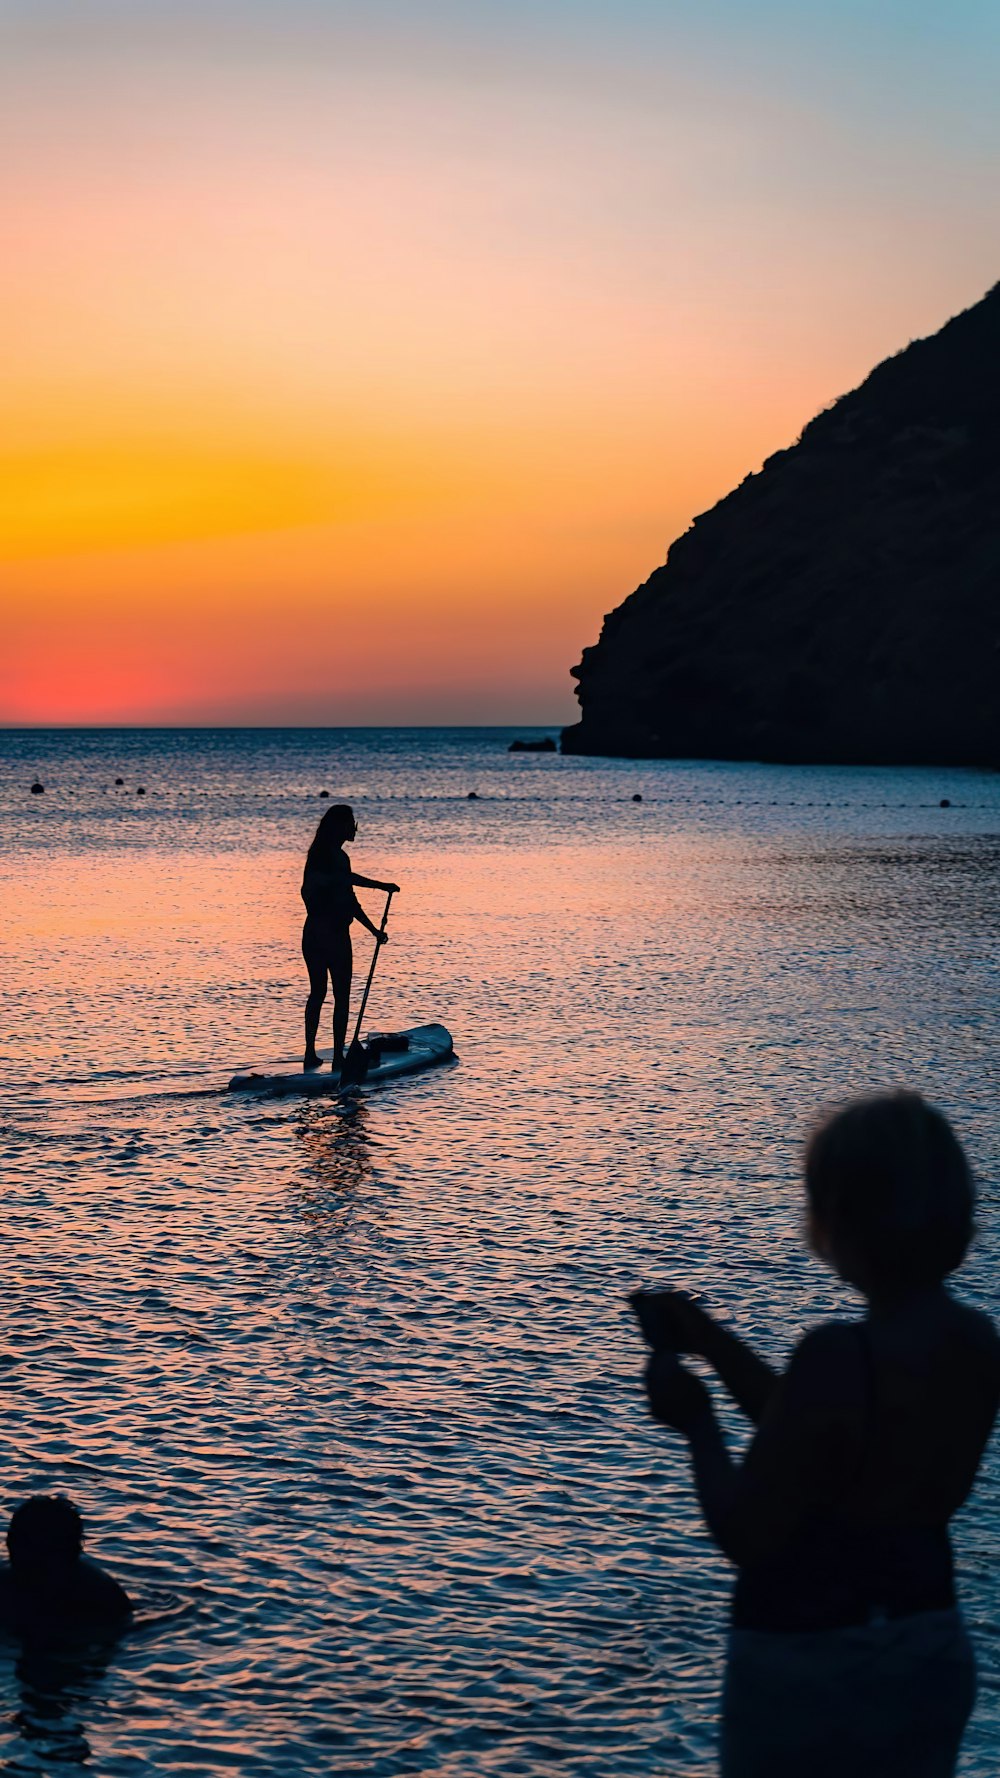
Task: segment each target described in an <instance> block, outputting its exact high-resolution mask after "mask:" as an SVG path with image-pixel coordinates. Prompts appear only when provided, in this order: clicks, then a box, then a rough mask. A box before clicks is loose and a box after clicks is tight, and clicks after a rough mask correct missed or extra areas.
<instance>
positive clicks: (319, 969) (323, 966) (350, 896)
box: [302, 803, 399, 1073]
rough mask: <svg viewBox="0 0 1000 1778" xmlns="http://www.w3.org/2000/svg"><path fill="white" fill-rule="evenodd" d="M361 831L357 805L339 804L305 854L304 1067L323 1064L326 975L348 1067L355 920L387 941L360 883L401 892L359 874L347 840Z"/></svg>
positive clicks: (336, 1047)
mask: <svg viewBox="0 0 1000 1778" xmlns="http://www.w3.org/2000/svg"><path fill="white" fill-rule="evenodd" d="M357 831H358V824H357V822H356V821H355V819H354V811H353V809H352V808H350V806H349V805H348V804H347V803H335V804H334V806H333V808H332V809H327V811H326V814H325V815H324V816H323V819H322V820H321V822H320V824H319V826H318V827H317V829H316V834H315V837H314V839H313V842H312V845H311V846H310V848H309V851H308V853H307V855H306V868H305V874H304V875H303V878H302V899H303V901H304V902H305V904H306V921H305V925H304V927H303V928H302V955H303V957H304V959H305V965H306V968H307V970H308V971H309V998H308V1000H307V1001H306V1052H305V1055H304V1057H303V1059H302V1066H303V1069H305V1070H309V1069H313V1068H321V1067H322V1065H323V1058H322V1056H320V1055H319V1054H318V1053H317V1050H316V1033H317V1031H318V1030H319V1016H320V1013H321V1012H322V1010H323V1002H324V1000H325V999H326V984H327V977H329V979H330V985H331V987H332V989H333V1069H334V1073H336V1072H337V1071H338V1070H339V1069H340V1068H341V1067H342V1066H343V1061H344V1045H345V1043H346V1041H347V1019H348V1014H349V1012H350V1006H351V974H352V970H353V966H354V958H353V953H352V950H351V922H352V921H353V920H360V921H361V924H362V926H365V927H367V929H368V931H369V932H370V933H371V934H372V937H373V938H375V939H376V940H377V942H378V943H379V944H385V942H386V938H387V934H386V933H385V932H381V931H380V930H379V928H378V927H377V926H375V925H373V923H372V921H371V920H369V918H368V915H367V914H366V913H365V910H364V908H363V907H362V906H361V903H360V902H359V901H358V899H357V897H356V895H355V893H354V890H355V887H358V888H361V889H381V890H382V892H383V894H385V895H398V894H399V885H398V883H380V882H378V880H377V879H376V878H375V877H360V876H358V874H357V872H355V871H352V869H351V861H350V859H349V858H348V856H347V853H346V852H345V851H344V844H345V842H346V841H347V840H353V838H354V836H355V834H356V833H357Z"/></svg>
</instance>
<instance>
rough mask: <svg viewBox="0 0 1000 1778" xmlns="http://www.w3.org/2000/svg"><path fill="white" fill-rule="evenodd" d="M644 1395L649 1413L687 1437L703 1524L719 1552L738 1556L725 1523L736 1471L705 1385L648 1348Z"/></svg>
mask: <svg viewBox="0 0 1000 1778" xmlns="http://www.w3.org/2000/svg"><path fill="white" fill-rule="evenodd" d="M646 1395H647V1397H648V1400H649V1409H650V1413H651V1414H652V1415H653V1418H654V1419H656V1420H659V1421H660V1422H661V1424H662V1425H664V1426H671V1427H673V1429H674V1431H675V1432H682V1433H683V1434H684V1436H685V1438H686V1439H687V1440H688V1443H689V1445H690V1449H691V1466H692V1469H693V1470H694V1484H695V1488H696V1489H697V1493H698V1499H699V1502H700V1503H701V1510H702V1514H703V1516H704V1519H705V1524H706V1525H707V1526H708V1529H709V1532H710V1534H711V1536H712V1538H713V1539H714V1541H715V1542H716V1543H717V1544H718V1546H719V1548H720V1550H721V1551H722V1552H723V1555H726V1556H728V1557H729V1558H730V1560H731V1561H733V1562H735V1561H738V1560H739V1557H738V1554H737V1552H736V1551H735V1550H734V1548H733V1547H732V1540H731V1536H730V1525H731V1521H732V1516H733V1509H734V1507H735V1504H736V1499H737V1494H738V1490H739V1479H740V1472H739V1470H738V1468H737V1466H736V1464H735V1463H734V1462H733V1460H732V1458H731V1457H730V1455H729V1452H728V1451H727V1449H726V1444H725V1440H724V1439H723V1436H722V1430H721V1428H720V1426H719V1422H718V1421H717V1419H716V1418H715V1410H714V1408H713V1407H712V1402H711V1397H710V1396H709V1393H708V1390H707V1389H706V1388H705V1385H704V1383H703V1382H702V1381H701V1378H700V1377H696V1376H694V1374H693V1373H692V1372H691V1371H687V1370H685V1369H684V1366H683V1365H682V1364H679V1363H678V1361H677V1359H676V1358H675V1357H674V1356H673V1354H672V1353H669V1352H654V1353H653V1355H652V1357H651V1358H650V1361H649V1363H648V1365H647V1366H646Z"/></svg>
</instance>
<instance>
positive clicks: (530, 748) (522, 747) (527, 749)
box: [507, 735, 556, 753]
mask: <svg viewBox="0 0 1000 1778" xmlns="http://www.w3.org/2000/svg"><path fill="white" fill-rule="evenodd" d="M555 751H556V744H555V741H554V740H553V738H552V736H551V735H546V736H545V738H544V740H542V741H512V742H511V744H510V746H509V747H508V749H507V752H508V753H555Z"/></svg>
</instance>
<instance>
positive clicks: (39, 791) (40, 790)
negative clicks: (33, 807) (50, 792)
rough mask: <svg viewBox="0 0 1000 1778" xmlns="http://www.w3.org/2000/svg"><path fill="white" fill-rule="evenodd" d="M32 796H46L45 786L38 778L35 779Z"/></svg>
mask: <svg viewBox="0 0 1000 1778" xmlns="http://www.w3.org/2000/svg"><path fill="white" fill-rule="evenodd" d="M31 794H32V796H43V795H44V794H45V785H44V784H43V783H41V781H40V780H39V779H38V778H36V779H35V782H34V784H33V785H32V786H31Z"/></svg>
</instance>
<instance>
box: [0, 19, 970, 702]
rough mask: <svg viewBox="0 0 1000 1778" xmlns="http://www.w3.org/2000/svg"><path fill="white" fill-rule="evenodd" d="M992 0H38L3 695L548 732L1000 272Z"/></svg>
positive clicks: (7, 172) (15, 169)
mask: <svg viewBox="0 0 1000 1778" xmlns="http://www.w3.org/2000/svg"><path fill="white" fill-rule="evenodd" d="M998 82H1000V8H998V7H997V6H996V4H995V0H989V4H987V3H986V0H982V3H980V0H951V4H950V5H949V7H947V8H945V7H944V6H942V5H940V4H936V5H934V6H931V5H928V4H925V3H924V0H907V3H903V0H863V3H862V0H829V3H828V4H825V5H822V6H815V7H810V6H809V5H807V4H803V0H794V3H793V0H754V3H753V4H749V3H748V0H698V3H695V0H691V3H689V4H674V3H672V0H614V3H612V0H530V3H528V0H491V3H489V4H483V3H482V0H461V3H458V0H456V3H455V4H451V5H444V4H436V3H435V0H427V3H418V0H394V3H390V0H364V3H362V0H356V3H355V4H352V5H344V4H341V3H339V0H258V3H254V0H229V3H225V0H198V3H197V4H190V5H189V4H187V3H186V0H122V3H121V4H110V3H107V0H104V3H96V0H95V3H93V4H91V3H90V0H62V3H56V0H0V186H2V215H0V252H2V262H3V277H2V282H0V315H2V325H3V340H4V345H5V355H4V356H5V367H4V374H3V378H2V381H0V414H2V426H0V456H2V459H3V461H2V471H0V488H2V493H0V574H2V597H3V611H4V621H3V647H2V651H0V721H2V722H6V723H36V722H38V723H41V722H95V723H108V722H118V721H121V722H139V723H142V722H178V723H186V722H214V721H218V722H234V723H243V722H248V723H258V722H259V723H275V722H277V723H281V722H293V723H296V722H301V723H309V724H312V723H334V724H336V723H354V722H362V723H363V722H374V723H381V722H410V721H413V722H449V721H453V722H466V721H471V722H503V721H511V722H525V723H527V722H554V721H560V720H571V719H572V715H573V710H574V704H573V699H572V688H571V682H570V680H569V676H568V669H569V667H570V666H571V665H572V664H573V662H574V661H575V660H577V659H578V657H579V652H580V649H581V648H582V647H583V646H584V645H586V644H587V643H589V642H592V641H593V640H594V639H595V638H596V634H597V630H598V628H599V624H600V619H601V615H602V613H603V612H605V611H607V610H609V609H610V608H611V607H612V606H613V605H615V604H617V603H618V602H619V601H620V599H621V598H623V597H624V596H625V594H626V593H628V592H629V591H630V590H631V589H632V587H633V586H634V585H636V583H637V582H638V581H640V580H642V579H644V578H645V577H646V575H647V574H648V573H649V572H650V571H651V570H652V569H653V568H654V567H655V566H656V565H657V563H659V562H661V561H662V560H663V558H664V556H665V554H666V550H667V546H668V544H669V543H670V541H671V539H672V538H673V537H674V536H676V535H677V533H678V532H679V531H681V530H683V529H684V527H685V526H686V525H687V523H688V522H689V520H690V518H691V517H692V515H693V514H694V513H696V512H699V511H702V510H703V509H704V508H705V507H706V506H709V505H711V504H712V503H713V502H714V501H715V500H716V499H718V498H719V497H720V496H721V495H722V494H724V493H725V492H727V490H728V489H729V488H730V487H731V486H733V485H734V484H735V483H736V482H737V481H739V480H740V479H741V477H742V476H743V475H745V474H746V473H747V472H748V471H749V470H752V469H756V468H758V467H759V466H760V463H761V461H762V459H763V458H764V457H765V456H766V455H768V454H769V453H770V452H771V451H773V450H775V449H777V448H779V447H781V446H783V445H786V444H789V443H791V442H792V440H793V439H794V438H795V437H796V436H797V434H798V432H799V431H800V429H801V427H802V425H803V424H804V423H805V421H806V420H807V419H808V418H809V417H810V416H811V415H812V414H813V413H814V412H815V411H816V410H817V409H818V408H819V407H821V406H822V405H823V404H825V403H826V402H828V401H830V400H832V399H833V398H834V397H836V396H837V395H839V394H841V393H842V392H843V391H844V390H845V389H847V388H849V387H851V386H852V385H853V384H855V383H856V382H858V381H859V380H860V379H861V378H862V377H863V376H864V375H865V374H866V373H867V371H868V370H869V369H870V368H871V367H872V365H873V364H874V363H875V362H877V361H878V360H879V359H880V358H883V357H885V356H886V355H887V354H888V353H889V352H892V351H894V350H896V349H897V348H898V347H900V346H902V345H905V344H906V342H907V341H908V340H910V339H911V338H914V337H917V336H919V335H922V334H926V333H930V332H933V331H934V330H935V329H936V328H937V327H938V326H940V325H941V323H942V322H943V321H944V320H946V319H947V317H948V316H949V315H951V314H954V313H955V312H956V311H957V310H959V309H961V308H964V307H967V306H968V305H969V304H970V303H972V302H974V301H976V300H977V299H978V298H979V297H980V296H981V295H982V294H983V293H984V291H985V290H986V289H987V288H988V287H989V285H991V284H992V283H994V282H995V281H996V279H997V277H998V275H1000V255H998V251H997V249H998V234H1000V229H998V203H997V172H998V162H1000V107H998V106H997V104H996V92H997V87H998Z"/></svg>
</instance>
